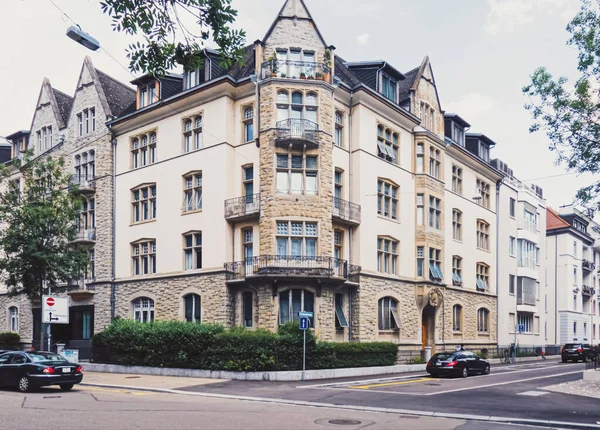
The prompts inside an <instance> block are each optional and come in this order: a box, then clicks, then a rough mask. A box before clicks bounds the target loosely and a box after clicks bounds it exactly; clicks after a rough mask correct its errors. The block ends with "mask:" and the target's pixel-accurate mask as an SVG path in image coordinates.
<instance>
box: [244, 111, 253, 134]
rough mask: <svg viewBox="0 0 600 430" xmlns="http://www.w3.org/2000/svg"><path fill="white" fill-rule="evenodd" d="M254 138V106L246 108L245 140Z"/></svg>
mask: <svg viewBox="0 0 600 430" xmlns="http://www.w3.org/2000/svg"><path fill="white" fill-rule="evenodd" d="M252 140H254V108H253V107H252V106H250V107H247V108H246V109H244V142H250V141H252Z"/></svg>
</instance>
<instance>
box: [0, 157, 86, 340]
mask: <svg viewBox="0 0 600 430" xmlns="http://www.w3.org/2000/svg"><path fill="white" fill-rule="evenodd" d="M69 181H70V176H69V175H68V174H67V173H66V172H65V169H64V160H63V159H62V158H52V157H38V158H35V159H34V158H32V156H31V153H30V152H28V153H26V154H25V156H24V158H23V160H20V159H14V160H13V164H12V166H9V167H6V166H4V165H2V166H0V188H1V190H2V191H0V220H1V222H2V223H3V225H2V226H1V227H0V250H1V251H0V275H1V276H2V278H3V281H4V282H5V283H6V285H7V287H8V289H9V294H11V295H17V294H25V295H27V297H28V298H29V299H31V300H35V299H40V300H41V296H42V295H43V294H45V293H46V292H47V291H48V288H53V289H56V288H58V287H60V286H61V285H64V284H66V283H68V282H69V281H71V280H74V279H78V278H80V277H81V273H82V271H83V270H85V268H86V267H87V264H88V256H87V250H86V249H85V248H84V247H83V246H81V245H76V244H74V243H73V242H72V239H74V238H75V236H76V234H77V233H78V231H79V226H78V224H79V222H78V220H79V216H80V211H81V198H80V197H79V195H78V193H77V190H76V189H73V188H70V187H69ZM41 339H42V341H43V333H42V334H41Z"/></svg>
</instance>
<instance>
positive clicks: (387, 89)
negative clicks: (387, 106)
mask: <svg viewBox="0 0 600 430" xmlns="http://www.w3.org/2000/svg"><path fill="white" fill-rule="evenodd" d="M381 94H383V96H384V97H385V98H386V99H389V100H391V101H393V102H394V103H396V81H395V80H394V79H392V78H390V77H389V76H387V75H384V74H382V79H381Z"/></svg>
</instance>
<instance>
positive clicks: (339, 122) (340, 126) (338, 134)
mask: <svg viewBox="0 0 600 430" xmlns="http://www.w3.org/2000/svg"><path fill="white" fill-rule="evenodd" d="M343 130H344V116H343V114H342V113H341V112H340V111H336V112H335V136H334V139H333V144H334V145H335V146H339V147H341V146H342V140H343V139H342V136H343Z"/></svg>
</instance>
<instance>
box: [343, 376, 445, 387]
mask: <svg viewBox="0 0 600 430" xmlns="http://www.w3.org/2000/svg"><path fill="white" fill-rule="evenodd" d="M425 381H439V379H431V378H420V379H411V380H409V381H397V382H384V383H381V384H370V385H349V386H348V388H360V389H363V390H368V389H369V388H372V387H388V386H390V385H404V384H412V383H414V382H425Z"/></svg>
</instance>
